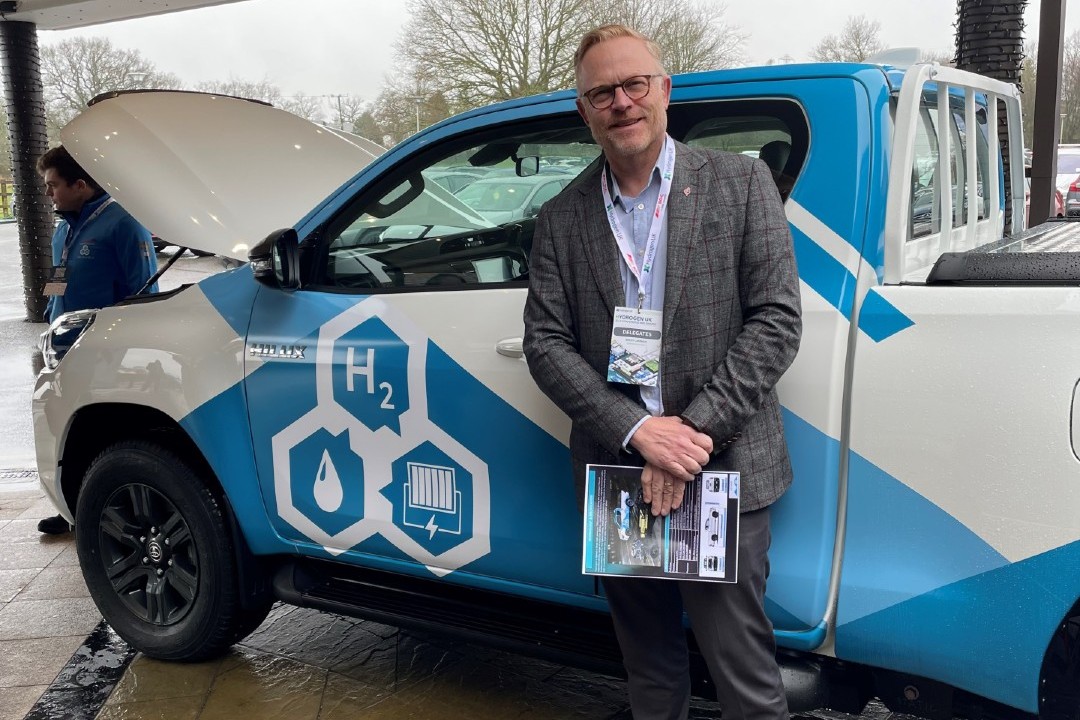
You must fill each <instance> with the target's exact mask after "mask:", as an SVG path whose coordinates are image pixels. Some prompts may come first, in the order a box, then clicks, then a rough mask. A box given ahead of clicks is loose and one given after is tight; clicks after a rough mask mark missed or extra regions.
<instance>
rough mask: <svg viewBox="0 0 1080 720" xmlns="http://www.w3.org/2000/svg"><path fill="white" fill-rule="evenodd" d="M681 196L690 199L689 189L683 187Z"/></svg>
mask: <svg viewBox="0 0 1080 720" xmlns="http://www.w3.org/2000/svg"><path fill="white" fill-rule="evenodd" d="M682 194H683V195H685V196H686V197H690V188H688V187H684V188H683V189H682Z"/></svg>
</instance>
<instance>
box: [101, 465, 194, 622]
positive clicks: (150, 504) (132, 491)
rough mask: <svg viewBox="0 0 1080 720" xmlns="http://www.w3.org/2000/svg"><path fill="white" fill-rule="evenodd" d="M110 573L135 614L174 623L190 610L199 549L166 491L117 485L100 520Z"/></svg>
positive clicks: (103, 551) (103, 556) (115, 588)
mask: <svg viewBox="0 0 1080 720" xmlns="http://www.w3.org/2000/svg"><path fill="white" fill-rule="evenodd" d="M98 544H99V547H100V548H101V561H102V563H103V564H104V565H105V574H106V575H107V576H108V578H109V582H110V583H111V584H112V588H113V592H115V593H116V595H117V597H119V598H120V599H121V600H122V601H123V603H124V605H125V606H126V607H127V608H128V610H130V611H131V613H132V614H133V615H135V616H136V617H138V618H140V619H141V620H144V621H146V622H149V623H152V624H154V625H159V626H165V625H172V624H174V623H176V622H179V621H180V620H182V619H183V618H184V617H185V616H186V615H187V614H188V612H189V611H190V610H191V606H192V604H193V603H194V601H195V598H196V596H197V593H198V590H199V554H198V548H197V546H196V542H195V538H194V537H192V534H191V529H190V528H189V527H188V524H187V522H186V521H185V520H184V516H183V515H181V514H180V512H179V511H178V510H177V509H176V506H175V505H173V504H172V503H171V502H169V500H168V498H166V497H165V496H164V495H162V494H161V493H159V492H157V491H156V490H154V489H153V488H151V487H148V486H146V485H141V484H131V485H126V486H124V487H121V488H119V489H117V490H116V491H115V492H114V493H113V494H112V496H111V497H110V498H109V499H108V500H107V501H106V503H105V508H104V509H103V510H102V513H101V521H100V524H99V525H98Z"/></svg>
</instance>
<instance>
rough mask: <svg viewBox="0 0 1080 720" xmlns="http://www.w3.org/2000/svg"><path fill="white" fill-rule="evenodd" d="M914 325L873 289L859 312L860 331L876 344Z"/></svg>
mask: <svg viewBox="0 0 1080 720" xmlns="http://www.w3.org/2000/svg"><path fill="white" fill-rule="evenodd" d="M914 324H915V321H914V320H912V319H911V318H909V317H908V316H907V315H905V314H904V313H902V312H900V311H899V310H898V309H896V307H895V306H894V305H893V304H892V303H890V302H889V301H888V300H886V299H885V298H883V297H882V296H881V293H879V292H878V291H877V290H875V289H873V288H871V289H870V291H869V292H868V293H866V299H865V300H863V305H862V310H860V311H859V329H860V330H862V331H863V332H864V333H866V334H867V335H868V336H869V337H870V338H871V339H872V340H874V342H881V341H882V340H886V339H888V338H890V337H892V336H893V335H895V334H896V333H898V332H900V331H901V330H906V329H907V328H909V327H911V326H912V325H914Z"/></svg>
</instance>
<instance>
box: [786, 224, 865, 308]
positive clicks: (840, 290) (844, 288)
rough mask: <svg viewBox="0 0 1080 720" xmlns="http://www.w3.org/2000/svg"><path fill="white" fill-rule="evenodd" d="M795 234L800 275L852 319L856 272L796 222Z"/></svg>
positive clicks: (792, 232) (793, 233)
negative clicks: (814, 239)
mask: <svg viewBox="0 0 1080 720" xmlns="http://www.w3.org/2000/svg"><path fill="white" fill-rule="evenodd" d="M791 237H792V239H793V240H794V244H795V260H796V263H797V264H798V266H799V278H800V279H801V280H802V281H803V282H805V283H806V284H807V285H809V286H810V287H811V288H812V289H813V290H814V292H816V293H817V294H818V295H820V296H821V297H823V298H824V299H825V301H826V302H828V303H829V304H830V305H832V306H833V307H834V308H836V309H837V310H839V311H840V313H841V314H842V315H843V316H844V317H845V318H847V319H848V320H851V308H852V299H853V295H854V292H855V276H854V275H852V274H851V273H850V272H849V271H848V269H847V268H845V267H844V266H843V265H842V264H840V262H839V261H837V260H836V259H835V258H834V257H833V256H832V255H830V254H829V253H827V252H826V251H825V249H824V248H822V247H821V246H820V245H818V244H817V243H816V242H814V241H813V240H811V239H810V238H809V237H807V235H806V234H805V233H804V232H803V231H802V230H799V229H798V228H797V227H795V226H794V225H791Z"/></svg>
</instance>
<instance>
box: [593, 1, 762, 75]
mask: <svg viewBox="0 0 1080 720" xmlns="http://www.w3.org/2000/svg"><path fill="white" fill-rule="evenodd" d="M725 10H726V8H725V6H724V5H723V4H721V3H718V2H710V1H708V0H704V1H702V0H699V1H698V2H687V3H663V2H657V1H656V0H614V1H608V2H603V1H602V0H597V2H596V8H594V10H593V12H594V16H593V18H592V19H591V23H590V24H592V25H599V24H602V23H607V22H620V23H623V24H624V25H627V26H629V27H632V28H634V29H636V30H639V31H640V32H643V33H645V34H646V35H648V36H649V37H651V38H652V39H653V40H655V41H656V44H657V45H659V46H660V49H661V50H662V54H663V60H664V69H665V70H667V71H668V72H669V73H686V72H697V71H700V70H715V69H718V68H726V67H732V66H734V65H738V64H739V63H740V62H742V60H743V55H742V45H743V43H744V42H745V41H746V37H747V36H746V33H744V32H743V31H741V30H740V29H739V28H738V27H736V26H734V25H731V24H730V23H727V22H726V21H725V20H724V12H725Z"/></svg>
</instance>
